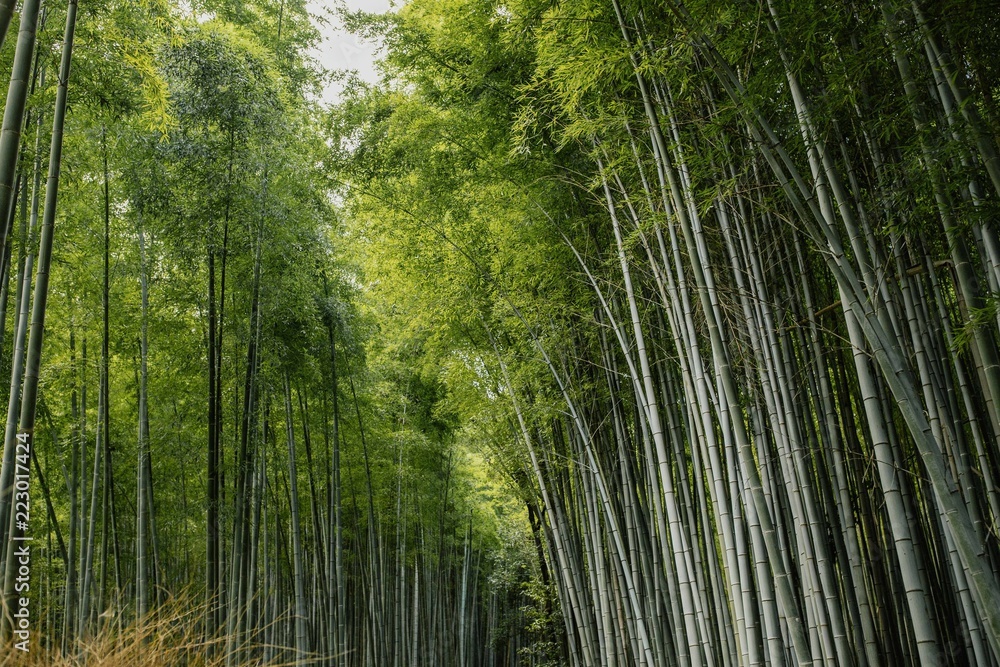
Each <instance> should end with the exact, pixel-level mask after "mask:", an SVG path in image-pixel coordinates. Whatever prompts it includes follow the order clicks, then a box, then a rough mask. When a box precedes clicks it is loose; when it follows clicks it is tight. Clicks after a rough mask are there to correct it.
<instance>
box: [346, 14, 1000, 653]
mask: <svg viewBox="0 0 1000 667" xmlns="http://www.w3.org/2000/svg"><path fill="white" fill-rule="evenodd" d="M356 20H357V22H358V25H359V26H361V27H363V28H365V29H369V30H373V31H381V32H383V33H384V34H386V35H387V37H386V40H387V44H388V47H387V65H386V70H385V71H386V73H387V76H389V77H390V80H389V81H390V82H389V85H387V86H383V87H381V88H376V87H373V88H370V89H368V90H365V91H362V92H360V93H359V94H358V95H356V96H355V98H354V100H353V102H352V104H349V105H347V106H346V107H345V108H344V109H343V110H342V111H341V113H340V116H339V119H338V122H339V123H340V125H339V128H340V132H341V133H342V135H343V137H344V140H343V141H342V146H343V147H344V150H343V154H342V156H341V159H342V161H343V162H344V164H345V168H346V169H348V170H349V173H350V179H349V183H348V188H347V192H348V193H349V194H350V206H351V208H350V211H351V212H352V215H353V217H355V218H358V219H359V220H360V221H361V224H362V227H361V229H362V230H363V232H362V233H365V234H368V235H370V238H372V239H375V241H374V245H375V247H376V250H375V251H374V253H375V256H376V259H375V260H374V261H375V263H376V264H381V265H382V266H383V267H384V266H386V265H390V266H392V269H391V272H390V271H387V270H385V269H383V272H384V274H385V275H386V276H387V278H386V280H388V279H389V278H388V276H391V275H398V273H403V274H404V275H407V276H409V280H410V281H411V282H412V284H413V285H414V287H413V288H412V289H413V290H414V294H413V295H412V296H411V298H414V299H416V300H417V301H418V303H419V305H417V306H414V307H413V311H412V312H414V313H419V312H420V310H421V309H426V308H433V309H435V312H436V313H437V315H436V316H435V319H436V320H437V321H443V322H445V323H447V325H448V326H449V327H450V328H451V329H452V333H451V337H452V342H451V345H452V348H451V352H450V353H451V354H455V353H456V352H455V351H456V350H457V351H458V352H459V353H460V354H461V355H462V357H463V358H475V359H477V360H478V362H477V363H478V364H479V365H478V367H477V369H478V371H477V372H478V375H479V376H480V378H481V379H480V381H481V382H482V383H483V385H484V389H485V390H487V391H488V395H489V396H490V399H489V400H490V402H491V403H492V404H494V405H499V404H502V405H504V406H505V408H506V409H505V414H506V417H504V419H506V421H507V422H508V428H509V432H508V435H507V437H508V442H507V443H506V444H505V445H504V446H503V447H502V448H500V449H499V450H498V452H497V453H496V457H497V459H498V461H499V462H500V463H501V464H502V465H504V466H506V467H507V469H508V470H509V472H510V475H511V476H512V477H513V478H514V479H515V480H517V481H518V483H519V485H520V488H521V492H522V494H523V496H524V497H525V498H526V499H528V502H534V503H537V505H538V508H539V509H538V510H537V511H538V513H539V514H540V516H541V519H540V524H541V528H540V529H541V530H542V531H543V532H544V534H545V549H546V552H545V554H544V559H545V562H546V564H547V567H548V568H549V572H551V577H552V580H553V581H554V583H555V585H556V591H557V595H558V600H559V603H560V607H561V609H562V612H563V614H562V616H563V623H564V626H565V631H566V637H567V644H566V646H565V653H564V655H563V658H564V659H566V660H568V662H569V663H570V664H573V665H596V664H600V665H650V666H652V665H722V664H726V665H730V664H731V665H757V664H798V665H805V664H814V665H815V664H839V665H898V664H914V665H918V664H919V665H938V664H949V665H952V664H953V665H965V664H977V665H992V664H996V663H997V660H998V658H1000V583H998V582H1000V572H998V562H1000V561H998V556H1000V554H998V551H997V537H998V527H1000V524H998V521H1000V513H998V511H1000V503H998V499H1000V496H998V488H997V475H998V473H1000V468H998V463H1000V460H998V455H1000V449H998V447H997V444H998V441H997V438H998V437H1000V428H998V427H1000V423H998V415H1000V413H998V411H997V407H996V406H997V404H998V403H997V399H998V397H1000V382H998V380H1000V376H998V375H997V371H998V365H997V363H998V357H997V335H998V333H1000V331H998V328H997V325H998V318H997V308H996V295H997V292H996V290H997V289H998V278H1000V274H998V273H997V269H998V266H1000V256H998V248H1000V246H998V243H997V229H996V221H995V217H996V210H997V209H996V204H997V201H998V197H1000V161H998V154H997V150H998V146H997V139H998V134H997V127H998V124H997V123H998V120H1000V119H998V117H997V107H996V105H995V95H996V92H997V87H996V86H997V78H996V73H997V61H996V57H995V53H996V48H997V46H998V43H997V38H998V35H1000V31H998V30H997V28H998V25H997V22H996V21H997V15H996V12H995V7H991V6H989V3H975V2H947V3H922V2H912V3H910V2H892V1H887V2H875V3H864V2H847V3H814V2H793V3H770V2H766V1H762V2H759V3H724V2H722V3H720V2H714V1H713V2H685V3H680V2H673V1H671V0H668V1H665V2H659V3H656V2H653V3H650V2H628V1H626V0H599V1H597V2H591V1H590V0H585V1H580V2H563V3H547V2H541V3H539V2H508V3H485V2H475V1H471V2H466V1H461V0H456V1H454V2H447V3H440V2H429V1H415V2H412V3H410V4H408V5H407V6H405V7H404V8H403V9H402V10H401V11H400V13H399V16H398V18H396V19H393V20H391V21H385V20H382V21H381V22H379V21H377V20H375V19H373V18H372V17H368V18H365V17H362V16H357V17H356ZM371 230H375V231H371ZM414 238H416V239H419V240H418V241H414ZM400 256H402V258H401V257H400ZM436 264H443V265H445V266H447V267H448V268H447V270H446V271H444V272H435V271H434V270H433V269H432V266H434V265H436ZM427 282H430V284H431V285H432V287H428V286H427V285H426V283H427ZM417 285H420V287H417Z"/></svg>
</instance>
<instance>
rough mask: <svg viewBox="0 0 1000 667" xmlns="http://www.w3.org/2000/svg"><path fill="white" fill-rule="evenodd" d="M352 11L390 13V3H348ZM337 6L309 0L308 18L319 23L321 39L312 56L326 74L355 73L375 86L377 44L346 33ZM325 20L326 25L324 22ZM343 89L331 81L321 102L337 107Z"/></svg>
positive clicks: (359, 0) (376, 0)
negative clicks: (328, 72)
mask: <svg viewBox="0 0 1000 667" xmlns="http://www.w3.org/2000/svg"><path fill="white" fill-rule="evenodd" d="M346 4H347V7H348V8H349V9H351V10H359V9H360V10H363V11H366V12H379V13H381V12H386V11H389V8H390V7H389V0H346ZM334 6H335V4H334V3H333V2H327V1H326V0H306V8H307V9H308V10H309V14H310V15H312V16H313V17H315V18H316V19H318V21H317V25H318V27H319V29H320V34H321V39H320V43H319V44H318V45H317V47H316V48H314V49H313V50H312V53H311V55H312V56H313V57H314V58H315V59H316V60H317V61H318V62H319V64H320V65H322V66H323V67H324V68H325V69H327V70H353V71H354V72H355V73H356V74H357V75H358V76H359V77H360V78H361V79H363V80H364V81H368V82H371V83H374V82H376V81H378V73H377V72H376V70H375V58H376V55H375V54H376V51H377V50H378V44H376V43H373V42H367V41H363V40H361V39H359V38H358V37H357V36H355V35H352V34H351V33H349V32H347V30H345V29H344V27H343V26H342V25H341V23H340V19H339V18H338V17H337V16H336V13H335V12H334V10H333V7H334ZM323 19H325V22H324V21H323ZM343 89H344V85H343V83H342V82H340V81H337V80H334V81H329V82H327V84H326V87H325V88H324V90H323V93H322V95H321V96H320V99H321V100H322V101H323V102H324V103H326V104H335V103H336V102H337V101H338V100H339V99H340V94H341V92H342V91H343Z"/></svg>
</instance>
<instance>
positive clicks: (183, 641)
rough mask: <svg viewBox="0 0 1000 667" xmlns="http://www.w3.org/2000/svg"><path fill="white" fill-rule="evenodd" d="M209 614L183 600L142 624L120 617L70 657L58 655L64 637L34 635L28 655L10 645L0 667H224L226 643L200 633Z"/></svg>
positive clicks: (108, 621) (105, 622) (105, 621)
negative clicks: (125, 621) (205, 637)
mask: <svg viewBox="0 0 1000 667" xmlns="http://www.w3.org/2000/svg"><path fill="white" fill-rule="evenodd" d="M204 613H205V607H204V604H203V603H201V604H195V603H192V602H191V600H189V599H186V598H183V597H182V598H177V599H174V600H171V601H170V602H168V603H167V604H165V605H163V606H162V607H160V608H159V609H157V610H156V611H155V612H154V613H151V614H150V615H149V616H147V618H146V619H144V621H143V622H142V623H136V622H132V623H130V624H128V625H123V624H122V623H120V622H118V621H117V619H115V618H103V619H102V621H103V624H102V625H103V627H102V629H101V631H100V632H99V633H97V635H96V636H93V637H90V638H88V639H86V640H84V641H82V642H80V643H79V644H78V646H77V647H76V648H75V650H74V649H73V648H71V650H70V653H69V654H68V655H63V654H61V652H60V651H59V644H60V637H58V636H53V637H49V638H46V639H45V640H44V641H43V640H42V638H41V637H39V636H38V635H37V634H34V635H33V637H32V641H31V643H30V645H29V650H28V651H27V652H24V651H20V650H16V649H14V648H12V647H5V649H4V652H5V653H6V655H4V656H3V657H2V658H0V667H8V666H10V667H21V666H24V667H42V666H45V667H48V666H51V667H71V666H72V667H76V666H80V665H88V666H101V667H126V666H128V667H173V666H175V665H185V666H190V667H221V665H223V664H224V663H225V655H224V647H225V641H224V640H223V639H216V640H213V641H211V642H206V641H205V639H204V637H203V636H202V632H201V620H202V619H203V618H204ZM35 632H36V633H37V630H36V631H35ZM47 643H51V644H53V646H46V645H45V644H47Z"/></svg>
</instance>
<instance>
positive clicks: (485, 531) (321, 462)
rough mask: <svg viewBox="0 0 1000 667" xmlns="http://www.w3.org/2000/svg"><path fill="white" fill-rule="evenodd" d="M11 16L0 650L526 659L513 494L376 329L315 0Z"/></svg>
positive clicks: (24, 658) (241, 657) (159, 657)
mask: <svg viewBox="0 0 1000 667" xmlns="http://www.w3.org/2000/svg"><path fill="white" fill-rule="evenodd" d="M0 10H2V12H0V24H2V25H0V29H4V30H7V31H8V32H9V34H10V39H7V40H6V41H5V43H4V46H3V49H2V50H0V66H2V67H3V69H4V73H5V74H9V75H10V76H9V81H10V84H9V87H8V95H7V101H6V105H5V106H4V116H3V125H2V131H0V209H2V210H3V211H4V215H3V218H2V219H3V222H4V224H2V225H0V229H2V230H3V234H2V236H0V245H2V247H3V260H4V261H3V265H2V275H0V287H2V291H0V346H2V348H0V349H2V354H3V360H4V361H3V368H4V371H5V372H6V371H9V372H10V378H11V382H10V389H9V391H8V393H7V394H6V400H7V402H8V411H7V415H8V418H7V421H6V431H5V432H6V436H5V443H4V448H3V452H4V455H3V465H2V471H0V544H2V545H3V553H2V554H0V560H2V562H3V567H2V568H0V573H2V575H0V579H2V581H3V600H4V605H3V612H4V613H3V614H2V615H0V618H2V626H0V640H2V642H3V649H2V650H0V663H3V664H21V663H30V664H39V665H48V664H85V663H95V662H100V661H102V660H110V661H112V662H121V663H123V664H124V663H128V664H134V663H135V661H137V660H138V661H139V662H144V661H148V662H150V663H151V664H152V663H153V662H157V664H162V663H170V664H173V663H174V662H177V661H180V662H182V663H184V664H188V663H191V662H194V663H197V664H214V665H241V664H297V665H305V664H310V665H319V664H322V665H337V666H343V667H348V666H355V665H356V666H359V667H360V666H362V665H397V666H403V665H406V666H414V667H415V666H416V665H424V664H455V665H487V664H489V665H509V664H514V663H515V662H516V661H517V660H518V656H519V655H520V653H521V651H522V649H523V648H524V647H525V646H526V645H527V643H528V633H529V630H528V629H527V628H528V625H529V624H530V623H532V622H533V618H534V617H533V616H532V615H531V613H532V612H531V610H532V609H534V607H535V602H534V600H535V598H539V599H543V598H544V594H543V593H534V592H532V589H531V588H530V584H531V582H532V581H533V575H532V571H531V567H532V566H533V565H532V564H533V555H532V552H531V547H530V545H531V542H530V539H529V538H527V537H526V536H527V535H529V534H530V528H529V526H528V524H527V523H526V522H525V521H524V520H523V518H522V517H523V515H524V512H525V510H524V509H523V506H521V505H519V504H518V503H512V502H511V501H508V500H505V499H504V498H502V497H500V496H497V490H498V489H500V488H502V484H503V480H502V478H501V477H500V476H499V475H493V476H491V475H488V474H486V473H484V472H483V471H482V470H481V469H480V468H479V467H478V466H477V460H478V458H477V457H479V456H480V455H479V454H477V453H476V452H477V451H478V450H477V449H476V448H474V447H471V446H470V444H469V443H470V442H471V441H472V438H473V435H472V433H471V431H469V430H468V429H466V428H465V426H464V423H463V421H462V418H461V416H460V414H459V408H458V407H457V406H456V404H454V402H452V401H450V400H449V399H448V396H447V395H446V392H445V388H444V384H443V382H442V380H441V379H440V378H438V377H437V376H436V375H435V374H434V373H432V372H430V371H425V370H422V369H420V368H419V367H417V366H415V365H414V363H413V360H414V359H416V358H417V356H418V354H419V350H420V346H421V345H422V344H423V343H422V341H421V340H420V338H419V337H416V336H410V338H409V339H407V338H405V337H402V336H400V337H398V338H395V339H393V340H388V339H387V338H385V337H384V336H382V335H381V333H380V331H381V329H383V328H384V327H385V326H386V322H387V321H391V318H390V317H389V316H388V314H387V313H384V312H380V311H379V309H378V307H377V304H376V303H375V302H373V301H370V300H368V299H367V297H366V296H365V293H364V289H363V287H364V284H365V280H366V279H365V278H364V272H363V267H362V266H361V265H360V264H359V263H358V261H357V260H356V259H355V258H354V257H353V251H352V250H351V248H350V246H349V241H348V239H347V238H346V236H345V229H346V228H345V227H344V225H343V223H342V222H341V221H339V220H338V216H337V212H336V210H335V208H334V204H333V202H334V201H336V196H335V192H334V185H335V184H336V183H337V182H338V181H337V174H336V172H335V171H333V169H332V168H331V166H330V161H329V149H328V147H327V140H328V138H329V136H330V135H329V132H328V130H327V126H328V122H327V116H328V114H329V110H328V109H327V108H325V107H324V106H323V105H322V104H320V103H319V102H317V101H316V100H317V99H318V96H319V94H320V92H321V90H322V86H323V85H324V81H325V80H326V79H325V77H326V74H325V73H324V72H322V71H321V70H320V69H319V67H318V66H317V65H316V63H314V62H313V61H312V60H311V59H310V57H309V56H308V53H309V52H310V51H309V50H310V49H311V48H312V46H313V45H314V44H315V43H316V42H317V40H318V39H319V33H318V30H317V27H316V23H315V22H314V18H311V17H310V16H309V15H308V14H307V12H306V10H305V8H304V5H303V3H301V2H295V1H292V0H289V1H281V2H259V3H244V2H236V3H227V2H204V3H201V2H199V3H186V4H184V6H180V5H175V4H172V3H167V2H155V1H151V2H142V3H135V2H122V3H110V4H107V3H99V4H95V3H86V2H84V3H80V5H79V7H78V3H77V2H76V0H70V1H69V2H66V1H62V2H58V1H55V2H50V1H49V0H42V1H39V0H27V2H23V3H22V4H21V5H20V6H19V7H15V6H14V3H12V2H6V3H0ZM4 12H5V13H4ZM8 23H9V24H10V27H9V30H8V29H7V28H6V26H7V24H8ZM46 147H48V150H47V151H46V150H45V149H46ZM43 332H44V337H43ZM491 496H497V497H496V498H495V499H491ZM525 586H528V588H525ZM144 646H145V647H148V651H146V650H144V649H143V647H144ZM178 656H181V657H178ZM158 661H159V662H158Z"/></svg>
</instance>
